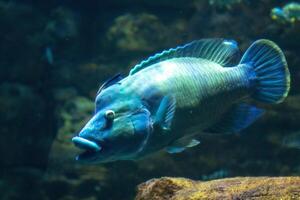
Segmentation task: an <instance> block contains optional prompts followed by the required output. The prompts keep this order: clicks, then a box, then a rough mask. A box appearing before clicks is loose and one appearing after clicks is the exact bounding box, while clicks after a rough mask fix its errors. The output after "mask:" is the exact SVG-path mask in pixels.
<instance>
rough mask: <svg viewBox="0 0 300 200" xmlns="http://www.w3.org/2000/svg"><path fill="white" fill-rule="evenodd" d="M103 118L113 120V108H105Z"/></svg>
mask: <svg viewBox="0 0 300 200" xmlns="http://www.w3.org/2000/svg"><path fill="white" fill-rule="evenodd" d="M105 118H106V119H108V120H113V119H114V118H115V112H114V111H113V110H107V111H106V112H105Z"/></svg>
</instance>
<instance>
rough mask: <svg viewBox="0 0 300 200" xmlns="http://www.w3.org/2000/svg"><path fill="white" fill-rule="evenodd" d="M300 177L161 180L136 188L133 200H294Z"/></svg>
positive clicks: (298, 193) (299, 184)
mask: <svg viewBox="0 0 300 200" xmlns="http://www.w3.org/2000/svg"><path fill="white" fill-rule="evenodd" d="M299 188H300V177H276V178H272V177H257V178H255V177H237V178H228V179H220V180H214V181H207V182H203V181H193V180H190V179H184V178H169V177H163V178H160V179H152V180H149V181H147V182H145V183H142V184H140V185H139V186H138V194H137V196H136V198H135V200H148V199H149V200H150V199H151V200H167V199H168V200H200V199H203V200H204V199H206V200H209V199H211V200H213V199H222V200H226V199H228V200H229V199H255V200H264V199H265V200H267V199H268V200H270V199H274V200H275V199H298V198H300V190H299Z"/></svg>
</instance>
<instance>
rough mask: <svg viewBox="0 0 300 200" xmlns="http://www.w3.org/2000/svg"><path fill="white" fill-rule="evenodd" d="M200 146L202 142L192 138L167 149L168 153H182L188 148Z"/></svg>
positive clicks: (183, 139)
mask: <svg viewBox="0 0 300 200" xmlns="http://www.w3.org/2000/svg"><path fill="white" fill-rule="evenodd" d="M198 144H200V141H198V140H196V139H190V138H182V139H179V140H177V141H175V142H174V143H173V144H172V145H171V146H168V147H167V148H166V151H167V152H168V153H180V152H183V151H184V150H185V149H186V148H191V147H195V146H197V145H198Z"/></svg>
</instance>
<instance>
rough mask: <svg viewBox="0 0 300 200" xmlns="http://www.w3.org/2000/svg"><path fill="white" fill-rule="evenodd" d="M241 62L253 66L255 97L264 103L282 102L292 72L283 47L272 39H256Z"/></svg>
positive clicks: (288, 87)
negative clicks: (282, 49)
mask: <svg viewBox="0 0 300 200" xmlns="http://www.w3.org/2000/svg"><path fill="white" fill-rule="evenodd" d="M240 64H247V65H250V66H251V67H253V69H254V71H255V74H256V88H255V92H254V94H253V98H254V99H256V100H258V101H260V102H264V103H280V102H282V101H283V100H284V99H285V97H286V96H287V94H288V92H289V89H290V73H289V70H288V66H287V62H286V59H285V57H284V55H283V52H282V51H281V49H280V48H279V47H278V46H277V45H276V44H275V43H274V42H272V41H270V40H265V39H261V40H257V41H255V42H254V43H253V44H252V45H251V46H250V47H249V48H248V49H247V51H246V52H245V54H244V55H243V57H242V59H241V61H240Z"/></svg>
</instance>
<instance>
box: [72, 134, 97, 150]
mask: <svg viewBox="0 0 300 200" xmlns="http://www.w3.org/2000/svg"><path fill="white" fill-rule="evenodd" d="M72 142H73V143H74V144H75V146H77V147H78V148H80V149H84V150H88V151H94V152H98V151H100V150H101V149H102V147H101V146H100V145H99V144H97V143H96V142H94V141H91V140H88V139H85V138H83V137H79V136H75V137H73V138H72Z"/></svg>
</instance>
